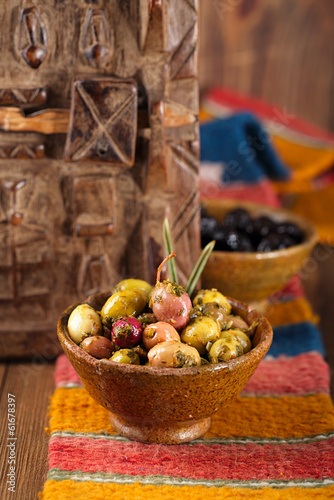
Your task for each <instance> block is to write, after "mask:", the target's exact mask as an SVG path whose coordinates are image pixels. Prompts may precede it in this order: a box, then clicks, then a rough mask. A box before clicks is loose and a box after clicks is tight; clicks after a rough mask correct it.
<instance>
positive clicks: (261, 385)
mask: <svg viewBox="0 0 334 500" xmlns="http://www.w3.org/2000/svg"><path fill="white" fill-rule="evenodd" d="M329 385H330V375H329V367H328V365H327V363H326V362H325V361H324V359H323V357H322V356H321V355H320V354H318V353H306V354H300V355H299V356H294V357H293V358H285V357H284V356H279V357H278V358H276V359H274V360H272V359H270V360H265V361H263V362H262V363H261V364H260V365H259V367H258V368H257V370H256V372H255V373H254V375H253V376H252V378H251V379H250V381H249V382H248V384H247V385H246V387H245V389H244V390H243V394H256V395H258V396H260V395H272V396H281V395H288V394H293V395H296V396H297V395H298V396H300V395H303V394H328V395H329Z"/></svg>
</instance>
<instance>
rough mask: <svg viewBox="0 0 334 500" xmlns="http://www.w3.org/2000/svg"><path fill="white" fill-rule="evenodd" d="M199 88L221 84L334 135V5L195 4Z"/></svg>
mask: <svg viewBox="0 0 334 500" xmlns="http://www.w3.org/2000/svg"><path fill="white" fill-rule="evenodd" d="M200 10H201V23H200V28H201V29H200V33H201V39H200V69H201V71H200V86H201V89H202V91H205V90H206V89H208V88H210V87H212V86H214V85H223V86H226V87H229V88H231V89H233V90H236V91H240V92H243V93H246V94H249V95H251V96H256V97H261V98H263V99H266V100H267V101H269V102H270V103H273V106H274V105H275V104H277V105H280V106H283V107H286V109H287V110H288V112H289V113H292V114H295V115H297V116H300V117H303V118H306V119H308V120H311V121H312V122H314V123H316V124H319V125H321V126H323V127H325V128H328V129H330V130H334V111H333V106H331V105H330V103H331V102H332V96H333V90H334V67H333V57H334V30H333V16H334V3H333V2H329V1H327V0H318V1H317V2H314V1H313V0H296V1H294V2H291V1H290V0H238V1H230V0H210V1H207V0H200Z"/></svg>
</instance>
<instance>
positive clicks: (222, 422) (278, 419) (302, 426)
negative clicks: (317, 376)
mask: <svg viewBox="0 0 334 500" xmlns="http://www.w3.org/2000/svg"><path fill="white" fill-rule="evenodd" d="M49 431H50V432H55V431H73V432H84V433H89V432H95V433H100V432H101V431H107V432H109V433H111V434H115V431H114V430H113V429H112V427H111V425H110V422H109V415H108V411H107V410H106V409H104V408H102V406H100V405H99V404H98V403H95V401H93V399H92V398H91V397H90V396H89V395H88V393H87V392H86V390H85V389H82V388H73V389H64V388H60V389H57V390H56V391H55V393H54V395H53V396H52V400H51V408H50V427H49ZM333 431H334V407H333V403H332V401H331V399H330V397H329V396H325V395H323V394H319V395H316V396H307V397H280V398H267V397H265V398H254V397H242V398H240V397H239V398H236V399H235V400H234V401H233V402H232V403H231V405H230V406H228V407H227V408H221V409H220V410H219V411H218V412H217V413H216V414H215V415H214V416H213V418H212V424H211V428H210V430H209V432H208V433H207V434H206V437H245V436H249V437H278V438H288V437H303V436H313V435H317V434H323V433H329V432H333Z"/></svg>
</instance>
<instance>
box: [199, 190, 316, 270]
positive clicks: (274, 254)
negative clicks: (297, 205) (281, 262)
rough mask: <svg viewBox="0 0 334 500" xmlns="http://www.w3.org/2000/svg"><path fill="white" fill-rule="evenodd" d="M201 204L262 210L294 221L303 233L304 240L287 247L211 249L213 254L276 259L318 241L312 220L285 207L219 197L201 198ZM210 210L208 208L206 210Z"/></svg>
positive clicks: (295, 252)
mask: <svg viewBox="0 0 334 500" xmlns="http://www.w3.org/2000/svg"><path fill="white" fill-rule="evenodd" d="M201 205H202V206H203V207H204V208H207V207H208V208H209V207H210V206H211V207H212V206H217V207H218V206H219V205H220V206H222V207H223V206H224V207H226V208H230V209H233V207H235V208H236V207H238V208H239V207H240V208H245V209H248V210H249V211H253V210H254V211H259V212H261V213H262V212H263V215H267V214H268V215H272V216H273V217H274V218H275V217H276V216H279V217H281V216H282V219H283V218H284V220H285V221H286V222H290V221H291V222H294V223H296V224H297V225H298V226H299V227H300V228H301V229H302V230H303V231H304V234H305V240H304V241H302V242H300V243H297V244H296V245H293V246H291V247H288V248H283V249H281V250H271V251H270V252H258V251H254V252H229V251H226V250H213V253H212V255H213V254H218V255H222V256H224V258H227V257H229V256H231V257H232V256H235V257H238V259H242V260H254V257H255V259H256V260H264V259H268V260H269V259H276V258H278V257H281V256H282V257H286V256H287V255H289V256H293V255H294V254H298V253H299V252H300V251H301V250H306V251H309V249H310V248H313V247H314V246H315V245H316V244H317V243H318V242H319V235H318V232H317V230H316V228H315V226H314V225H313V224H312V222H309V221H308V220H306V219H305V218H304V217H302V216H301V215H299V214H295V213H293V212H291V211H289V210H287V209H285V208H280V207H277V208H276V207H270V206H267V205H263V204H260V203H253V202H248V201H240V202H239V201H238V200H232V199H231V200H220V199H207V200H201ZM208 212H210V208H209V210H208Z"/></svg>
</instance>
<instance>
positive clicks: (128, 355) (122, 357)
mask: <svg viewBox="0 0 334 500" xmlns="http://www.w3.org/2000/svg"><path fill="white" fill-rule="evenodd" d="M109 359H110V361H115V362H116V363H124V364H127V365H140V359H139V355H138V354H137V353H136V352H135V351H133V350H132V349H120V350H119V351H116V352H115V353H114V354H113V355H112V356H111V358H109Z"/></svg>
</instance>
